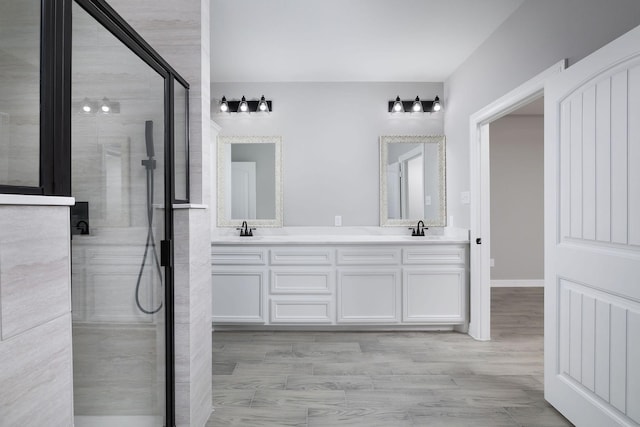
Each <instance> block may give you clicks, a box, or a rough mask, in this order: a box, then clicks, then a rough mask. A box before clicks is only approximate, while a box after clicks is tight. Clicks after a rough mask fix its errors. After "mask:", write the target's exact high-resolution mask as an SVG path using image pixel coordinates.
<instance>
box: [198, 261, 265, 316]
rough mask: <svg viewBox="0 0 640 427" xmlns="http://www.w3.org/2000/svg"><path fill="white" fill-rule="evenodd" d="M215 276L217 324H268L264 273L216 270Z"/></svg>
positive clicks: (215, 314) (214, 295)
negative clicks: (266, 321)
mask: <svg viewBox="0 0 640 427" xmlns="http://www.w3.org/2000/svg"><path fill="white" fill-rule="evenodd" d="M211 275H212V277H211V279H212V294H213V295H212V297H213V298H212V303H213V306H212V309H213V321H214V322H218V323H265V316H264V292H265V289H264V283H265V276H266V274H265V272H264V270H246V269H243V270H238V269H233V270H231V269H229V270H224V269H215V270H214V271H213V272H212V273H211Z"/></svg>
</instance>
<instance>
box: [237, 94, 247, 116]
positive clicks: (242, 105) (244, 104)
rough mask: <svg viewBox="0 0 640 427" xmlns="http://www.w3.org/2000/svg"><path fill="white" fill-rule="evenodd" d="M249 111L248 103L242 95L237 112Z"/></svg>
mask: <svg viewBox="0 0 640 427" xmlns="http://www.w3.org/2000/svg"><path fill="white" fill-rule="evenodd" d="M248 112H249V104H247V98H245V97H244V96H243V97H242V100H241V101H240V104H239V105H238V113H248Z"/></svg>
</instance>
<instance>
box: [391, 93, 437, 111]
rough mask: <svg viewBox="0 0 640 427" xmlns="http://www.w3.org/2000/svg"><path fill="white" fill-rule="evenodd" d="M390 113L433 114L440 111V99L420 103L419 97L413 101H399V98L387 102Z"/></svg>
mask: <svg viewBox="0 0 640 427" xmlns="http://www.w3.org/2000/svg"><path fill="white" fill-rule="evenodd" d="M388 109H389V110H388V111H389V112H390V113H435V112H437V111H440V110H442V104H441V103H440V98H439V97H438V96H436V97H435V98H434V99H433V100H432V101H431V100H429V101H422V100H420V97H419V96H416V99H413V100H401V99H400V97H399V96H397V97H396V99H395V101H389V103H388Z"/></svg>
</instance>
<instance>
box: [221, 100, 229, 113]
mask: <svg viewBox="0 0 640 427" xmlns="http://www.w3.org/2000/svg"><path fill="white" fill-rule="evenodd" d="M220 111H222V112H223V113H226V112H227V111H229V104H227V98H226V97H224V96H223V97H222V100H221V101H220Z"/></svg>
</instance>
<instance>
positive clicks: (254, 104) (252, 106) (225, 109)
mask: <svg viewBox="0 0 640 427" xmlns="http://www.w3.org/2000/svg"><path fill="white" fill-rule="evenodd" d="M272 108H273V103H272V101H269V100H267V99H266V98H265V97H264V95H262V96H261V97H260V99H259V100H258V99H255V100H247V98H246V97H245V96H243V97H242V98H241V99H240V100H227V98H226V96H223V97H222V99H221V100H220V102H219V103H218V111H219V112H221V113H268V112H270V111H272Z"/></svg>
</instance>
